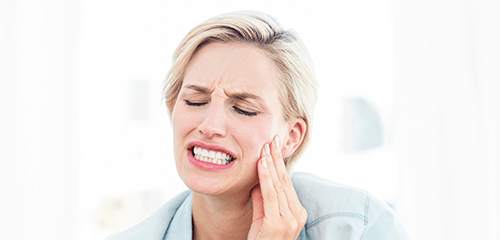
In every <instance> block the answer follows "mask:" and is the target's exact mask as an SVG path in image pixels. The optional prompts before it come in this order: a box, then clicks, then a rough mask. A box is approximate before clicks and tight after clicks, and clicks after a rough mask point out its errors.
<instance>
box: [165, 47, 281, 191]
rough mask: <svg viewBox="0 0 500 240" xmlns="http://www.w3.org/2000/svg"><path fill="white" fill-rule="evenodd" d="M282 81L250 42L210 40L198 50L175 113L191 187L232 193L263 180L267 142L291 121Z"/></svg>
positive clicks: (180, 159) (182, 170)
mask: <svg viewBox="0 0 500 240" xmlns="http://www.w3.org/2000/svg"><path fill="white" fill-rule="evenodd" d="M277 81H278V80H277V79H276V70H275V69H274V64H273V63H272V61H271V60H270V59H269V58H268V57H267V56H265V54H264V52H262V50H260V49H258V48H256V47H255V46H252V45H250V44H241V43H210V44H208V45H205V46H203V47H202V48H201V49H199V50H198V52H197V53H196V54H195V55H194V56H193V58H192V59H191V61H190V62H189V64H188V67H187V69H186V74H185V77H184V81H183V85H182V89H181V91H180V93H179V96H178V97H177V101H176V103H175V106H174V108H173V114H172V124H173V130H174V151H175V159H176V166H177V171H178V173H179V175H180V177H181V178H182V180H183V181H184V183H186V185H187V186H188V187H189V188H190V189H191V190H193V191H195V192H197V193H201V194H207V195H230V194H237V193H244V192H245V191H250V189H251V188H252V187H253V186H254V185H255V184H257V183H258V177H257V160H258V159H259V157H260V152H261V149H262V147H263V145H264V144H265V143H266V142H270V141H271V139H272V138H273V137H274V135H276V134H279V135H280V137H282V138H281V139H283V137H284V136H285V135H286V132H287V127H288V125H287V123H286V121H285V120H284V118H283V111H282V106H281V102H280V100H279V94H278V82H277ZM281 146H282V144H281Z"/></svg>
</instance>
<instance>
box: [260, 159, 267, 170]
mask: <svg viewBox="0 0 500 240" xmlns="http://www.w3.org/2000/svg"><path fill="white" fill-rule="evenodd" d="M260 161H261V162H262V166H263V167H264V168H267V163H266V158H262V159H261V160H260Z"/></svg>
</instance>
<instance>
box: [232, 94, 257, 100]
mask: <svg viewBox="0 0 500 240" xmlns="http://www.w3.org/2000/svg"><path fill="white" fill-rule="evenodd" d="M229 97H230V98H234V99H238V100H246V99H247V98H251V99H255V100H262V98H260V97H259V96H257V95H255V94H252V93H247V92H241V93H231V94H229Z"/></svg>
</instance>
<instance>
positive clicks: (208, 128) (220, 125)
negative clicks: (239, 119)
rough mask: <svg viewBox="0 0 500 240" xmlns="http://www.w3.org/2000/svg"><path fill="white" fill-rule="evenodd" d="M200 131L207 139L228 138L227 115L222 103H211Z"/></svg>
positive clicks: (199, 127)
mask: <svg viewBox="0 0 500 240" xmlns="http://www.w3.org/2000/svg"><path fill="white" fill-rule="evenodd" d="M198 131H199V132H200V133H201V134H202V135H203V136H204V137H206V138H208V139H211V138H213V137H224V136H226V114H225V112H224V106H223V104H221V103H216V102H211V103H210V105H209V106H208V108H207V111H206V112H205V116H204V119H203V121H202V122H201V124H200V125H198Z"/></svg>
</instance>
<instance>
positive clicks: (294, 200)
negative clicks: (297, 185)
mask: <svg viewBox="0 0 500 240" xmlns="http://www.w3.org/2000/svg"><path fill="white" fill-rule="evenodd" d="M271 152H272V155H273V159H274V167H275V169H276V177H277V178H278V180H279V181H280V182H281V185H282V186H283V191H284V192H285V195H286V197H287V200H288V206H289V207H290V210H291V211H292V212H294V210H297V209H300V208H302V204H300V201H299V198H298V196H297V193H296V192H295V189H294V187H293V183H292V179H291V178H290V175H288V172H287V171H286V167H285V162H284V161H283V158H282V157H281V149H280V148H279V137H278V136H277V135H276V137H275V138H274V140H273V144H272V146H271Z"/></svg>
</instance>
